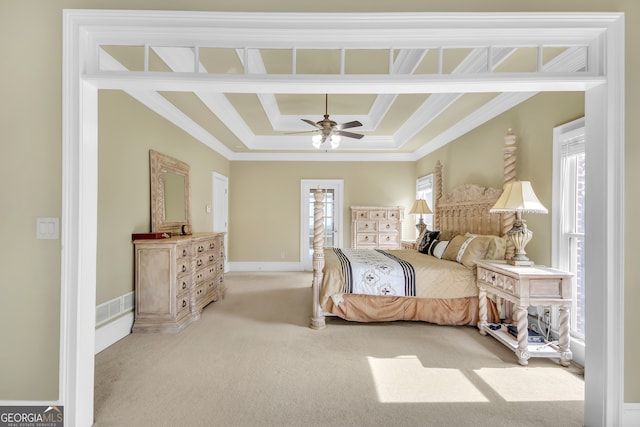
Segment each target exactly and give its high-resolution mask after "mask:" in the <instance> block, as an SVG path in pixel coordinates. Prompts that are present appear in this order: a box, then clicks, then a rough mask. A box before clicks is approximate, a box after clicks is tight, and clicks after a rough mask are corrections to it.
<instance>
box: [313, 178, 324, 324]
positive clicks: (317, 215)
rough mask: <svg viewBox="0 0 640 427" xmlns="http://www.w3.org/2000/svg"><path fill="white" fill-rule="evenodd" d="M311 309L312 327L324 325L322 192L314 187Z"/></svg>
mask: <svg viewBox="0 0 640 427" xmlns="http://www.w3.org/2000/svg"><path fill="white" fill-rule="evenodd" d="M313 197H314V199H315V202H314V204H313V282H312V285H311V286H312V291H313V311H312V313H313V314H312V317H311V325H310V327H311V328H312V329H324V328H325V327H326V323H325V318H324V314H323V311H322V307H320V288H321V287H322V274H323V273H322V270H323V268H324V192H323V191H322V189H320V188H318V189H316V191H315V193H314V195H313Z"/></svg>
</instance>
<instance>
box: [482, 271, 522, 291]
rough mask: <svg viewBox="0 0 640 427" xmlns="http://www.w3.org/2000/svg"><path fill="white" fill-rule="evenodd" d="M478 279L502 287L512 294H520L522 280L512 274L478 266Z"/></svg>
mask: <svg viewBox="0 0 640 427" xmlns="http://www.w3.org/2000/svg"><path fill="white" fill-rule="evenodd" d="M477 277H478V281H479V282H483V283H485V284H487V285H489V286H493V287H494V288H497V289H501V290H503V291H505V292H507V293H509V294H511V295H514V296H519V295H520V281H519V280H518V279H516V278H513V277H511V276H506V275H503V274H499V273H496V272H494V271H491V270H487V269H486V268H483V267H478V276H477Z"/></svg>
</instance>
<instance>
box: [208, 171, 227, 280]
mask: <svg viewBox="0 0 640 427" xmlns="http://www.w3.org/2000/svg"><path fill="white" fill-rule="evenodd" d="M212 199H213V231H215V232H224V233H225V235H224V271H225V273H226V272H228V271H229V257H228V254H229V235H228V231H229V178H227V177H226V176H224V175H220V174H219V173H217V172H214V173H213V195H212Z"/></svg>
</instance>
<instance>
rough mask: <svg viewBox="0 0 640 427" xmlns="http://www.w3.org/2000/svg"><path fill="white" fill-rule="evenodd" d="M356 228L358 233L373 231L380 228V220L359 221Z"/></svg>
mask: <svg viewBox="0 0 640 427" xmlns="http://www.w3.org/2000/svg"><path fill="white" fill-rule="evenodd" d="M356 228H357V230H358V233H366V232H371V233H372V232H374V231H377V230H378V221H359V222H358V224H357V225H356Z"/></svg>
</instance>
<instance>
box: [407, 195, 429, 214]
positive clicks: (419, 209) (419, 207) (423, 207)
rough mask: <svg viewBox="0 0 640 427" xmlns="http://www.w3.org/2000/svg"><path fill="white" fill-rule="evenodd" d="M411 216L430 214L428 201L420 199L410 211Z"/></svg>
mask: <svg viewBox="0 0 640 427" xmlns="http://www.w3.org/2000/svg"><path fill="white" fill-rule="evenodd" d="M409 213H410V214H430V213H433V212H431V209H429V205H427V201H426V200H424V199H418V200H416V201H415V203H414V204H413V207H412V208H411V210H410V211H409Z"/></svg>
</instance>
